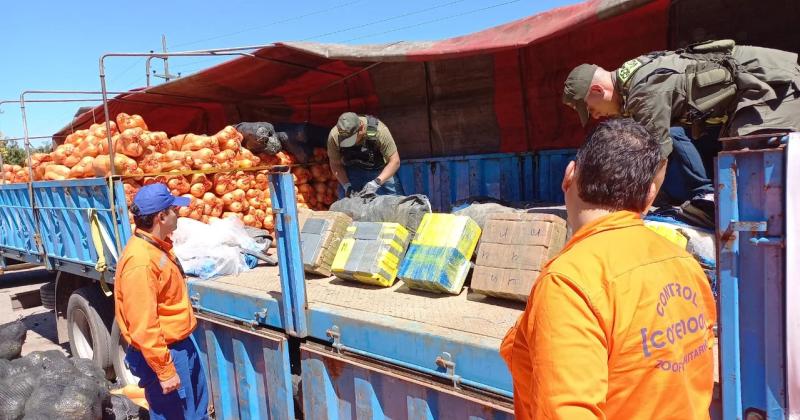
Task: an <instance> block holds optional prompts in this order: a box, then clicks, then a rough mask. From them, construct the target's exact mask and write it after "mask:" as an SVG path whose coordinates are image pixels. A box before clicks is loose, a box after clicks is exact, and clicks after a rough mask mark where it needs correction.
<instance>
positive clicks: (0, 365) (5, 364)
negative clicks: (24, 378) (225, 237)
mask: <svg viewBox="0 0 800 420" xmlns="http://www.w3.org/2000/svg"><path fill="white" fill-rule="evenodd" d="M10 369H11V362H9V361H8V360H6V359H0V379H3V378H5V377H6V376H8V371H9V370H10Z"/></svg>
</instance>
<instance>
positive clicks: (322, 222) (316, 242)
mask: <svg viewBox="0 0 800 420" xmlns="http://www.w3.org/2000/svg"><path fill="white" fill-rule="evenodd" d="M352 222H353V220H352V219H351V218H350V216H348V215H346V214H344V213H337V212H334V211H318V212H314V213H313V214H311V215H309V216H308V217H307V218H306V220H305V222H304V223H303V228H302V229H301V230H300V250H301V253H302V255H303V267H304V268H305V271H306V272H308V273H313V274H321V275H323V276H330V275H331V264H333V259H334V258H335V257H336V252H337V251H338V249H339V244H340V243H341V242H342V238H343V237H344V235H345V233H346V232H347V227H348V226H350V224H351V223H352Z"/></svg>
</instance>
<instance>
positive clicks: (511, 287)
mask: <svg viewBox="0 0 800 420" xmlns="http://www.w3.org/2000/svg"><path fill="white" fill-rule="evenodd" d="M566 236H567V224H566V221H564V219H562V218H560V217H558V216H554V215H551V214H538V213H502V214H492V215H491V216H489V218H488V219H487V221H486V224H485V229H484V231H483V236H482V237H481V243H480V245H479V247H478V255H477V258H476V262H475V270H474V271H473V274H472V283H471V285H470V288H471V289H472V290H473V291H475V292H478V293H481V294H485V295H488V296H495V297H500V298H504V299H512V300H518V301H522V302H525V301H527V299H528V295H529V294H530V291H531V288H532V287H533V284H534V283H535V281H536V279H537V277H539V272H540V271H541V269H542V267H543V266H544V265H545V264H546V263H547V261H549V260H550V259H551V258H553V257H555V256H556V255H558V253H559V252H560V251H561V249H562V248H563V247H564V243H565V241H566Z"/></svg>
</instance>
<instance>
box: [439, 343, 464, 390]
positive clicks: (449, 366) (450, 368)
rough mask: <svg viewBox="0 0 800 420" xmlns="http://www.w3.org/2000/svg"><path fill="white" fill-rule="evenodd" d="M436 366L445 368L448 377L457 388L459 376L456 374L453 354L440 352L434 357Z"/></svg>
mask: <svg viewBox="0 0 800 420" xmlns="http://www.w3.org/2000/svg"><path fill="white" fill-rule="evenodd" d="M436 366H439V367H440V368H442V369H445V373H446V374H447V376H449V377H450V379H452V380H453V387H454V388H458V387H459V386H458V384H459V382H461V377H460V376H458V375H456V362H454V361H453V356H451V355H450V353H448V352H446V351H445V352H442V354H440V355H439V356H438V357H437V358H436Z"/></svg>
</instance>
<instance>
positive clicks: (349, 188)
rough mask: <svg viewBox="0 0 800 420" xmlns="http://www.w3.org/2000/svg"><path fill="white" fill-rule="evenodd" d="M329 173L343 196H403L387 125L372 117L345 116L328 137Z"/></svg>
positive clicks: (396, 161)
mask: <svg viewBox="0 0 800 420" xmlns="http://www.w3.org/2000/svg"><path fill="white" fill-rule="evenodd" d="M328 160H329V161H330V165H331V172H333V175H334V176H335V177H336V179H337V180H338V181H339V183H340V184H341V185H342V188H343V189H344V191H345V196H350V195H351V194H352V193H354V192H362V193H374V194H378V195H381V194H398V195H404V191H403V186H402V185H401V184H400V179H399V178H398V177H397V176H395V174H396V173H397V170H398V169H400V155H399V154H398V153H397V145H395V143H394V139H393V138H392V134H391V133H390V132H389V129H388V128H387V127H386V124H384V123H383V122H381V121H380V120H378V119H377V118H375V117H373V116H371V115H365V116H359V115H357V114H355V113H353V112H345V113H344V114H342V115H341V116H340V117H339V121H338V122H337V123H336V127H333V128H332V129H331V132H330V134H329V135H328Z"/></svg>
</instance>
